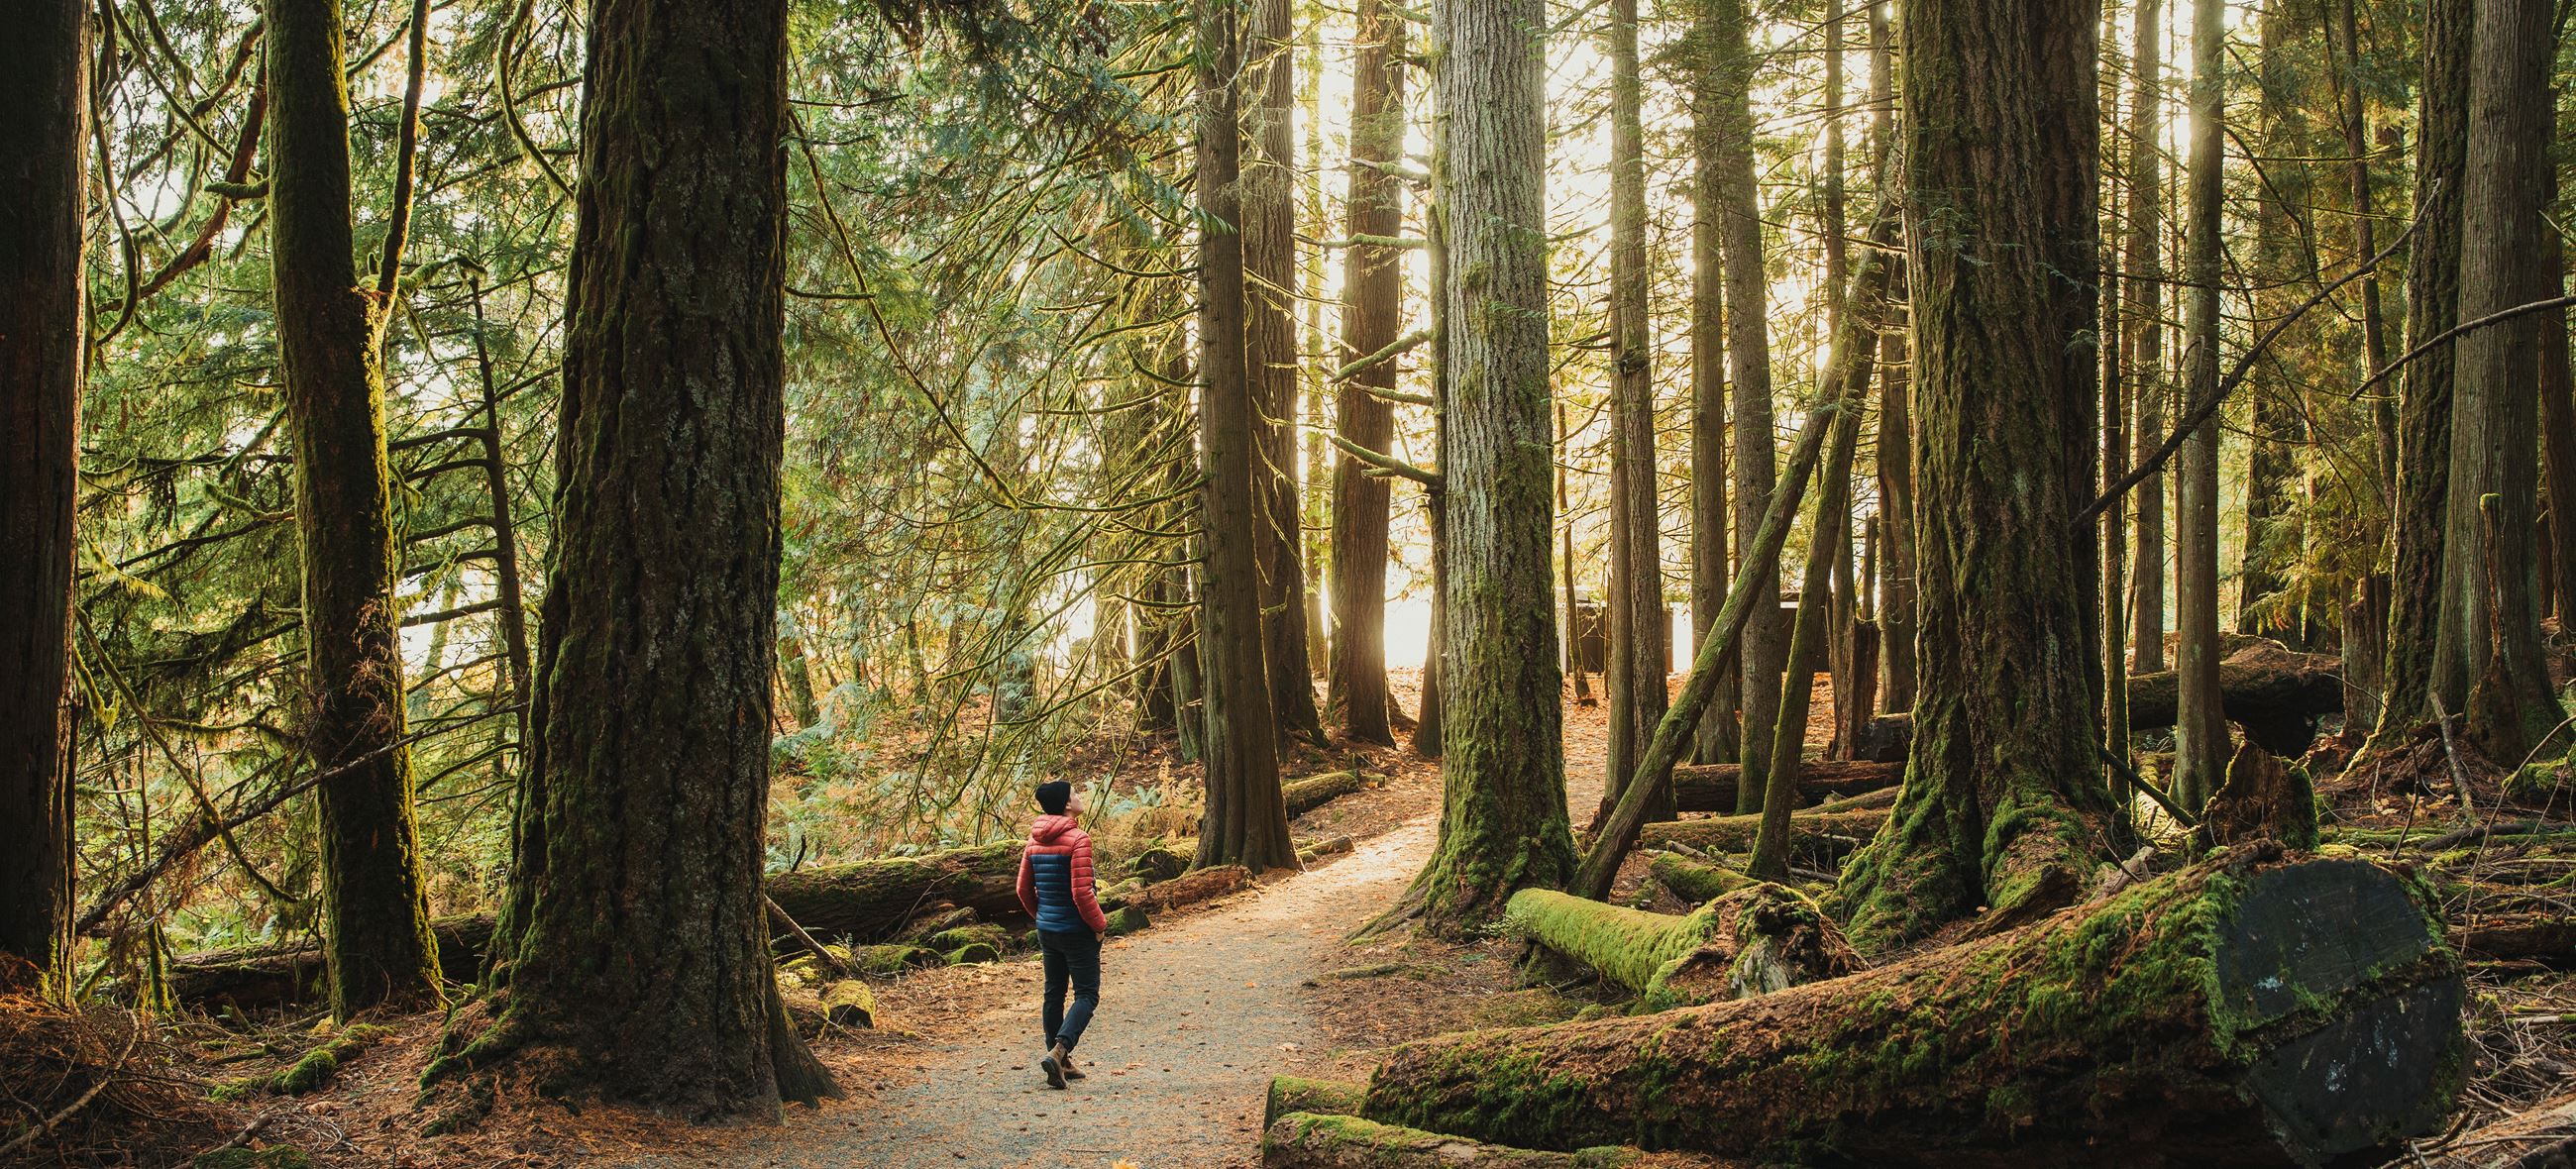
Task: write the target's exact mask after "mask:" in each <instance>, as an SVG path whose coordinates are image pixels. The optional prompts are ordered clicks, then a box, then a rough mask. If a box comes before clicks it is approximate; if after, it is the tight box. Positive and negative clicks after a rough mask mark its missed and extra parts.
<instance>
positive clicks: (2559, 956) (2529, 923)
mask: <svg viewBox="0 0 2576 1169" xmlns="http://www.w3.org/2000/svg"><path fill="white" fill-rule="evenodd" d="M2451 942H2452V944H2453V945H2456V946H2458V947H2459V948H2460V949H2461V950H2462V951H2465V952H2467V953H2469V954H2472V955H2475V956H2477V957H2480V958H2499V959H2507V960H2512V959H2522V960H2528V961H2534V962H2546V963H2548V964H2550V965H2553V966H2567V965H2571V964H2576V916H2570V915H2568V914H2565V913H2492V914H2480V915H2478V916H2476V917H2473V918H2471V919H2469V920H2467V921H2464V922H2458V923H2455V924H2453V925H2452V927H2451Z"/></svg>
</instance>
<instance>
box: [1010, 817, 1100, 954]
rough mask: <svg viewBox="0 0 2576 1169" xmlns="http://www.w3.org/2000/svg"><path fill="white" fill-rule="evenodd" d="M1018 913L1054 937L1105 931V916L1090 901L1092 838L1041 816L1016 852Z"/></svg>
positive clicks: (1068, 823)
mask: <svg viewBox="0 0 2576 1169" xmlns="http://www.w3.org/2000/svg"><path fill="white" fill-rule="evenodd" d="M1020 908H1022V909H1025V910H1027V911H1028V912H1029V916H1031V917H1034V918H1036V919H1037V921H1038V928H1039V929H1042V930H1052V931H1054V932H1057V933H1068V934H1069V933H1077V932H1080V931H1082V930H1086V929H1089V930H1106V929H1108V928H1109V917H1108V915H1107V914H1104V913H1102V912H1100V902H1099V901H1098V900H1096V899H1095V898H1094V897H1093V896H1092V879H1091V834H1090V833H1088V832H1084V831H1083V830H1082V829H1080V828H1078V827H1076V826H1075V825H1074V822H1073V817H1071V816H1040V817H1038V820H1037V823H1036V824H1034V825H1032V826H1030V828H1029V846H1028V848H1027V850H1026V851H1023V852H1022V853H1020Z"/></svg>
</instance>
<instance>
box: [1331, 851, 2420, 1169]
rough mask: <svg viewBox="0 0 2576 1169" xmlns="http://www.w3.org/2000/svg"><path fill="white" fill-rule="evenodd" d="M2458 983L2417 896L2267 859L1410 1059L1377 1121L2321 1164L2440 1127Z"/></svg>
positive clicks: (2015, 1155)
mask: <svg viewBox="0 0 2576 1169" xmlns="http://www.w3.org/2000/svg"><path fill="white" fill-rule="evenodd" d="M2461 1005H2462V987H2461V978H2460V970H2459V963H2458V960H2457V959H2456V957H2455V956H2454V955H2453V954H2452V953H2451V951H2450V950H2449V949H2447V948H2446V947H2444V946H2443V945H2442V942H2441V938H2440V935H2439V931H2438V923H2437V921H2436V920H2435V919H2434V918H2433V917H2432V915H2431V912H2430V911H2429V910H2428V909H2427V908H2426V907H2425V906H2424V905H2423V904H2422V903H2421V902H2419V901H2417V900H2416V899H2415V897H2414V896H2413V895H2411V894H2410V893H2409V890H2408V886H2407V884H2406V883H2404V882H2402V881H2401V880H2399V879H2398V878H2397V877H2396V876H2393V875H2391V874H2390V873H2388V872H2386V871H2383V870H2381V869H2380V868H2378V867H2376V866H2374V865H2371V864H2369V863H2367V862H2364V861H2357V860H2318V859H2301V860H2292V859H2288V858H2285V856H2284V854H2283V853H2282V852H2281V851H2280V850H2279V849H2277V848H2274V847H2267V846H2252V847H2247V848H2242V849H2238V850H2234V852H2233V854H2232V855H2230V856H2228V857H2222V858H2219V859H2217V860H2214V861H2211V862H2208V863H2205V864H2203V865H2200V866H2197V867H2194V868H2191V869H2185V870H2182V871H2180V872H2177V873H2172V874H2168V875H2166V876H2164V877H2161V878H2158V879H2156V880H2153V881H2149V882H2145V883H2142V884H2139V885H2136V886H2133V887H2131V888H2130V889H2128V890H2125V891H2123V892H2121V893H2119V894H2117V895H2115V896H2113V897H2111V898H2110V899H2108V900H2105V901H2101V902H2095V903H2090V904H2086V905H2082V906H2078V907H2075V908H2072V909H2069V910H2066V911H2063V912H2061V913H2059V914H2057V915H2055V916H2053V917H2050V918H2047V919H2045V920H2043V921H2040V922H2037V923H2034V924H2032V925H2029V926H2025V927H2022V928H2020V929H2017V930H2012V931H2008V932H2005V933H2002V934H1998V935H1996V936H1994V937H1991V938H1987V939H1983V940H1981V941H1979V942H1976V943H1971V944H1968V945H1963V946H1957V947H1952V948H1949V949H1944V950H1937V951H1932V952H1929V953H1925V954H1921V955H1918V956H1916V957H1913V958H1909V959H1906V960H1904V961H1901V962H1897V963H1893V964H1891V965H1888V966H1884V967H1880V968H1879V969H1876V970H1873V971H1869V972H1867V973H1862V974H1855V975H1852V976H1850V977H1847V978H1840V979H1835V980H1832V981H1829V982H1817V983H1809V984H1807V985H1805V986H1799V987H1792V988H1790V989H1788V990H1783V991H1779V992H1777V993H1774V994H1766V995H1759V996H1755V997H1753V998H1749V999H1739V1000H1734V1001H1730V1002H1722V1003H1712V1004H1710V1005H1707V1006H1701V1007H1691V1008H1685V1009H1683V1010H1679V1011H1673V1012H1667V1013H1663V1014H1658V1015H1653V1016H1647V1017H1639V1018H1627V1019H1600V1020H1594V1021H1590V1022H1580V1023H1567V1024H1560V1025H1557V1026H1553V1027H1534V1028H1523V1029H1518V1030H1503V1031H1482V1032H1465V1033H1459V1034H1454V1035H1448V1036H1442V1037H1438V1038H1434V1039H1428V1040H1423V1041H1420V1042H1416V1043H1412V1044H1408V1045H1406V1046H1403V1047H1400V1048H1398V1049H1396V1051H1395V1052H1394V1053H1393V1054H1392V1055H1391V1056H1389V1057H1388V1059H1387V1060H1386V1061H1385V1063H1384V1064H1383V1065H1381V1066H1380V1067H1379V1068H1378V1069H1377V1071H1376V1073H1375V1074H1374V1075H1373V1076H1372V1077H1371V1079H1370V1081H1369V1090H1368V1096H1367V1099H1366V1101H1365V1103H1364V1104H1363V1109H1362V1111H1363V1113H1364V1115H1366V1116H1368V1117H1369V1118H1370V1119H1373V1120H1377V1121H1381V1122H1384V1123H1389V1124H1402V1125H1409V1126H1413V1127H1419V1128H1424V1129H1429V1130H1433V1131H1440V1132H1454V1133H1458V1134H1461V1135H1464V1136H1469V1137H1473V1138H1475V1139H1478V1140H1485V1141H1496V1142H1502V1143H1506V1144H1519V1145H1526V1146H1530V1147H1535V1148H1557V1149H1569V1148H1576V1147H1581V1146H1585V1145H1592V1144H1600V1143H1608V1142H1621V1143H1631V1144H1635V1145H1638V1146H1640V1147H1643V1148H1648V1149H1690V1150H1696V1151H1701V1152H1708V1153H1717V1154H1722V1155H1729V1156H1752V1157H1783V1158H1786V1159H1789V1160H1793V1161H1797V1162H1800V1163H1814V1162H1815V1161H1817V1160H1820V1159H1821V1160H1832V1161H1842V1160H1850V1161H1856V1162H1859V1163H1872V1162H1895V1163H1903V1164H1979V1165H1995V1164H2144V1165H2166V1164H2171V1165H2186V1164H2191V1165H2198V1164H2227V1165H2238V1164H2263V1165H2319V1164H2324V1163H2328V1162H2332V1161H2335V1160H2337V1159H2339V1158H2343V1157H2346V1156H2349V1155H2352V1154H2356V1153H2359V1152H2361V1151H2364V1150H2369V1149H2374V1148H2379V1147H2383V1146H2385V1145H2386V1144H2388V1143H2389V1142H2391V1141H2393V1140H2395V1139H2397V1138H2400V1137H2404V1136H2408V1135H2413V1134H2420V1133H2424V1132H2429V1131H2433V1130H2435V1129H2437V1128H2438V1127H2439V1126H2440V1124H2441V1122H2442V1120H2443V1119H2444V1118H2445V1117H2446V1116H2447V1115H2448V1113H2449V1111H2450V1108H2451V1105H2452V1101H2453V1099H2454V1098H2455V1096H2456V1095H2457V1093H2458V1091H2459V1089H2460V1085H2461V1082H2462V1079H2463V1076H2464V1075H2465V1068H2466V1064H2467V1055H2468V1051H2467V1045H2466V1041H2465V1038H2464V1036H2463V1033H2462V1029H2461V1021H2460V1011H2461Z"/></svg>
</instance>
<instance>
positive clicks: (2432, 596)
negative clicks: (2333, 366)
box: [2367, 0, 2474, 753]
mask: <svg viewBox="0 0 2576 1169" xmlns="http://www.w3.org/2000/svg"><path fill="white" fill-rule="evenodd" d="M2473 3H2474V0H2425V5H2424V78H2423V82H2422V83H2421V84H2420V85H2419V86H2418V87H2417V90H2416V92H2417V93H2418V94H2420V95H2421V97H2422V106H2421V108H2420V109H2419V110H2418V111H2417V113H2416V117H2415V220H2416V222H2415V228H2414V232H2415V234H2414V238H2413V239H2412V240H2411V241H2410V243H2409V248H2410V251H2409V254H2408V257H2407V261H2406V333H2407V337H2408V339H2409V340H2410V341H2412V342H2415V343H2418V344H2420V343H2422V342H2424V341H2428V340H2431V339H2432V338H2434V337H2438V336H2440V335H2442V334H2443V333H2444V332H2447V331H2449V329H2450V328H2451V327H2452V326H2453V325H2456V324H2458V323H2459V321H2460V316H2459V308H2460V305H2459V295H2460V172H2461V168H2463V167H2465V166H2466V165H2467V164H2468V138H2469V44H2470V20H2471V18H2472V17H2473V15H2474V12H2473V10H2472V5H2473ZM2456 357H2457V349H2456V347H2453V346H2447V345H2442V346H2435V347H2433V348H2432V349H2429V350H2427V351H2425V352H2424V353H2423V354H2422V355H2421V356H2419V357H2417V358H2416V359H2415V360H2413V361H2411V362H2408V363H2407V364H2406V369H2405V372H2404V374H2403V375H2402V377H2401V384H2400V388H2399V391H2398V399H2397V467H2398V471H2397V507H2396V514H2395V515H2394V516H2393V517H2392V519H2391V523H2390V524H2389V532H2390V539H2391V540H2392V542H2393V547H2392V550H2391V553H2390V561H2391V564H2392V567H2391V570H2390V580H2389V597H2388V664H2387V667H2386V668H2385V669H2383V670H2381V671H2380V678H2381V681H2382V683H2383V685H2384V687H2385V689H2384V691H2383V694H2384V697H2383V699H2382V701H2381V704H2380V708H2379V725H2378V727H2377V728H2375V729H2374V730H2373V731H2372V733H2371V740H2370V743H2369V745H2368V748H2367V750H2368V751H2369V752H2371V753H2376V752H2379V751H2382V750H2386V749H2395V748H2399V747H2401V746H2402V744H2403V743H2404V742H2405V739H2406V736H2407V735H2408V733H2409V732H2410V731H2411V730H2412V728H2413V727H2414V726H2415V725H2416V724H2417V723H2419V722H2421V721H2422V720H2424V719H2426V718H2429V717H2431V716H2432V713H2433V705H2432V692H2433V689H2432V681H2433V658H2434V642H2435V640H2436V633H2437V629H2438V623H2439V615H2440V614H2441V613H2442V612H2443V610H2444V607H2445V602H2444V600H2443V596H2442V579H2443V577H2442V574H2443V565H2444V561H2445V556H2446V554H2445V552H2444V550H2443V543H2444V538H2443V533H2444V522H2445V517H2446V516H2447V515H2448V512H2449V506H2450V493H2451V413H2452V403H2451V381H2452V372H2453V369H2454V367H2455V366H2456V364H2457V361H2456ZM2462 689H2463V690H2465V689H2466V683H2465V682H2463V683H2462ZM2449 709H2450V710H2452V711H2454V712H2457V711H2458V710H2459V706H2458V705H2457V703H2456V701H2453V703H2452V705H2451V706H2450V707H2449Z"/></svg>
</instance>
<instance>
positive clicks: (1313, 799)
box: [1279, 771, 1367, 819]
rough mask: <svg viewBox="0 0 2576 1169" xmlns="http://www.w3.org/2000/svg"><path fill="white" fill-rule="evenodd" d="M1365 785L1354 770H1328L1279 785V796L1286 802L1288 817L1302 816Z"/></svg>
mask: <svg viewBox="0 0 2576 1169" xmlns="http://www.w3.org/2000/svg"><path fill="white" fill-rule="evenodd" d="M1365 786H1367V782H1366V781H1365V780H1362V779H1361V778H1360V773H1358V772H1356V771H1328V772H1326V773H1324V774H1322V775H1311V776H1308V777H1306V778H1304V779H1299V780H1291V781H1290V782H1288V783H1285V784H1282V785H1280V788H1279V795H1280V798H1282V799H1284V800H1286V801H1287V802H1288V815H1289V817H1290V818H1292V819H1293V818H1295V817H1298V816H1303V815H1305V814H1306V813H1308V812H1312V811H1314V810H1315V809H1317V808H1320V807H1323V806H1324V805H1326V804H1329V803H1332V802H1333V801H1334V800H1338V799H1340V798H1342V797H1343V796H1346V795H1349V794H1351V793H1352V792H1355V791H1358V790H1360V789H1361V788H1362V787H1365Z"/></svg>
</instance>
